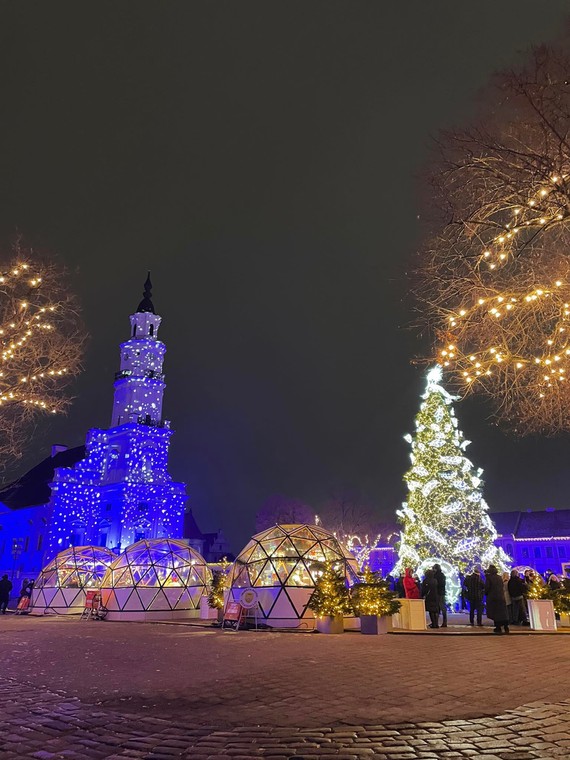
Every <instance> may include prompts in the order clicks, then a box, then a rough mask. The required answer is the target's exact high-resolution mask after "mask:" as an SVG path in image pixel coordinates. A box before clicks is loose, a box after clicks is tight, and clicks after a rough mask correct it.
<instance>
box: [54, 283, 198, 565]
mask: <svg viewBox="0 0 570 760" xmlns="http://www.w3.org/2000/svg"><path fill="white" fill-rule="evenodd" d="M160 323H161V317H159V316H158V314H156V313H155V310H154V305H153V302H152V283H151V281H150V272H149V275H148V277H147V279H146V282H145V285H144V293H143V299H142V301H141V302H140V304H139V305H138V308H137V310H136V312H135V313H134V314H132V315H131V316H130V337H129V339H128V340H126V341H125V342H124V343H122V344H121V359H120V369H119V371H118V372H117V373H116V374H115V392H114V399H113V413H112V417H111V427H110V428H108V429H99V428H94V429H92V430H90V431H89V433H88V434H87V439H86V449H87V454H86V457H85V458H84V459H82V460H81V461H80V462H78V463H77V464H76V465H74V466H73V467H71V468H60V469H57V470H56V472H55V476H54V481H53V483H52V505H53V513H52V520H51V529H50V536H49V546H48V556H53V555H54V554H56V553H57V552H58V551H61V550H62V549H65V548H67V547H68V546H70V545H74V546H79V545H86V544H94V545H96V546H106V547H108V548H110V549H113V550H114V551H116V552H117V553H118V552H120V551H121V550H122V549H124V548H125V547H126V546H128V545H129V544H132V543H134V542H135V541H138V540H140V539H141V538H160V537H170V538H180V537H181V536H182V532H183V519H184V504H185V502H186V499H187V496H186V487H185V485H184V484H183V483H176V482H174V481H173V480H172V478H171V477H170V475H169V473H168V448H169V444H170V437H171V435H172V431H171V430H170V422H169V421H168V420H164V419H163V417H162V401H163V395H164V389H165V387H166V384H165V382H164V375H163V373H162V364H163V360H164V354H165V353H166V346H165V345H164V343H162V342H161V341H160V340H159V339H158V329H159V327H160Z"/></svg>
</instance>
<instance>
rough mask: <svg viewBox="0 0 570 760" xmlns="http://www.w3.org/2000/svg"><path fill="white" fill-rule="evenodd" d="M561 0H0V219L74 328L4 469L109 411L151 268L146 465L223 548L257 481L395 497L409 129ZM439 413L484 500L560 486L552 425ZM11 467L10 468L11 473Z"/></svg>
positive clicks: (553, 14) (559, 22) (410, 232)
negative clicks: (49, 394) (68, 311)
mask: <svg viewBox="0 0 570 760" xmlns="http://www.w3.org/2000/svg"><path fill="white" fill-rule="evenodd" d="M567 13H568V3H567V2H566V0H550V1H549V2H548V3H547V4H545V3H536V2H526V1H521V0H518V1H517V2H510V1H508V2H507V1H503V2H496V1H495V2H471V3H466V2H463V3H457V2H437V1H435V0H432V2H419V1H416V2H406V3H404V2H400V3H385V2H379V1H378V2H373V1H370V2H358V0H346V1H345V2H334V1H332V0H326V2H322V1H321V0H311V1H310V2H307V0H303V1H302V2H292V1H291V0H289V2H272V1H271V0H263V2H259V3H255V2H248V1H247V0H240V2H200V3H198V2H188V0H184V2H175V1H173V0H169V2H167V3H166V2H154V3H152V4H151V3H148V2H142V1H141V0H138V1H137V2H131V3H104V2H103V3H97V4H84V3H76V2H73V3H63V2H57V1H55V2H51V3H43V4H40V3H25V2H23V3H8V2H4V3H2V5H1V6H0V96H1V103H2V118H1V121H0V234H1V235H2V236H3V238H4V239H6V238H7V237H8V236H9V235H10V234H12V233H14V231H15V230H20V231H21V232H23V233H25V234H26V235H27V237H28V238H29V239H30V240H32V241H34V242H40V243H41V244H43V245H44V246H46V247H49V248H51V249H53V250H54V251H57V252H58V253H59V255H60V256H61V258H62V259H63V260H64V262H65V263H66V264H67V265H68V267H69V269H70V270H71V271H72V273H73V278H74V286H75V288H76V289H77V291H78V293H79V295H80V298H81V300H82V303H83V309H84V319H85V322H86V324H87V328H88V330H89V333H90V334H91V342H90V345H89V350H88V354H87V357H86V365H85V372H84V374H83V375H82V376H81V378H80V379H79V380H78V381H77V383H76V384H75V386H74V390H73V392H74V393H75V395H76V396H77V398H76V401H75V403H74V406H73V408H72V411H71V413H70V415H69V416H68V417H67V418H62V419H58V420H55V421H53V422H52V424H51V427H49V428H48V427H46V426H42V427H41V428H40V429H39V430H38V432H37V433H36V435H35V437H34V439H33V441H32V443H31V444H30V448H29V451H28V452H27V455H26V458H25V460H24V461H23V462H21V466H20V468H19V470H20V471H22V470H23V469H24V468H25V467H26V466H29V465H31V464H34V463H35V462H36V461H38V460H39V459H41V458H43V457H44V456H45V455H46V453H47V452H49V446H50V444H51V443H52V442H54V441H57V442H61V443H66V444H68V445H70V446H71V445H78V444H80V443H82V442H83V440H84V436H85V432H86V430H87V429H88V428H89V427H96V426H102V427H106V426H108V424H109V422H110V415H111V406H112V384H113V375H114V372H115V371H116V370H117V369H118V366H119V353H118V344H119V342H120V341H121V340H125V339H127V338H128V333H129V322H128V315H129V314H130V313H131V312H132V311H134V310H135V308H136V306H137V304H138V302H139V300H140V296H141V292H142V285H143V282H144V279H145V277H146V271H147V269H151V270H152V279H153V284H154V302H155V307H156V310H157V312H158V313H159V314H161V315H162V317H163V320H164V321H163V326H162V328H161V333H160V335H161V337H162V339H163V340H164V341H165V342H166V344H167V349H168V351H167V355H166V364H165V369H166V373H167V390H166V396H165V416H166V417H167V418H170V419H171V420H172V426H173V428H174V429H175V430H176V435H175V436H174V438H173V442H172V449H171V472H172V475H173V476H174V477H175V478H176V479H180V480H183V481H185V482H186V483H188V491H189V493H190V504H191V506H192V507H193V509H194V514H195V516H196V518H197V520H198V523H199V524H200V525H201V527H202V528H203V529H210V530H211V529H217V528H219V527H222V528H223V529H224V531H225V532H226V534H227V535H228V536H229V537H230V539H231V540H232V543H233V548H234V550H239V549H240V548H241V545H242V544H243V542H244V541H245V540H246V539H247V538H248V537H249V535H250V534H251V532H252V530H253V516H254V514H255V511H256V510H257V508H258V507H259V506H260V504H261V503H262V502H263V500H264V499H265V498H266V497H267V496H269V495H270V494H272V493H284V494H287V495H289V496H293V497H298V498H300V499H303V500H305V501H306V502H308V503H309V504H312V505H315V506H316V505H318V504H319V503H321V502H322V501H324V500H325V499H326V498H327V496H328V494H329V493H330V492H331V491H332V490H334V489H337V488H339V487H342V486H351V487H357V488H360V489H361V490H362V491H363V493H365V494H368V496H369V498H370V500H371V502H372V503H373V504H375V505H376V509H377V511H378V515H379V516H381V517H386V518H391V517H393V513H394V510H395V509H396V508H397V507H398V505H399V503H400V501H401V500H402V498H403V496H404V490H403V487H402V474H403V472H404V470H405V469H406V467H407V466H408V461H409V459H408V445H407V444H406V443H405V442H404V441H403V439H402V436H403V434H404V433H405V432H407V431H411V430H412V425H413V417H414V415H415V413H416V411H417V407H418V403H419V393H420V391H421V387H422V370H421V369H420V368H417V367H414V366H413V365H412V364H411V363H410V361H411V359H412V358H413V357H414V356H420V355H422V354H424V355H425V352H426V351H427V347H426V346H425V345H423V344H422V342H421V340H419V339H418V337H417V334H416V333H415V332H414V331H413V330H411V329H409V327H408V325H409V323H410V321H411V319H412V311H411V306H412V304H411V302H410V300H409V297H408V284H409V280H408V277H407V275H406V271H407V270H409V268H410V265H411V261H412V258H413V254H414V251H415V249H416V248H417V244H418V239H419V235H420V221H418V214H419V212H420V204H419V196H420V191H421V187H420V184H419V181H418V175H419V173H420V172H421V171H422V169H423V167H424V165H425V162H426V158H427V156H428V145H429V140H430V136H431V135H433V134H435V132H436V131H437V130H438V129H439V128H444V127H449V126H451V125H453V124H454V123H462V122H464V121H465V120H466V119H469V116H470V114H471V113H472V110H473V108H474V103H475V98H476V94H477V91H478V90H479V89H480V88H481V87H482V86H484V85H485V83H486V81H487V79H488V77H489V75H490V74H491V73H492V72H493V71H494V70H495V69H497V68H500V67H503V66H505V65H509V64H513V63H515V62H516V61H517V56H518V53H519V51H521V50H523V49H525V48H527V47H528V46H529V45H530V44H534V43H541V42H548V41H551V40H554V39H555V38H556V37H557V36H558V35H559V34H560V32H561V30H562V28H563V27H564V24H565V20H566V19H565V16H566V14H567ZM456 412H457V415H458V417H459V421H460V425H461V427H462V428H463V430H464V432H465V435H466V437H467V438H469V439H471V440H472V441H473V444H472V446H471V448H470V449H469V452H470V457H471V459H472V460H473V461H474V462H475V463H476V464H477V465H478V466H481V467H483V468H484V470H485V477H486V485H487V488H486V497H487V500H488V502H489V504H490V506H491V509H494V510H501V509H516V508H525V509H526V508H529V507H530V508H539V509H540V508H544V507H546V506H558V507H569V506H570V497H569V496H568V494H569V490H570V489H569V486H570V472H569V468H568V460H569V458H570V446H569V444H568V438H567V437H566V438H558V439H555V440H547V439H538V438H536V439H525V440H522V441H517V440H515V439H513V438H510V437H508V436H506V435H504V434H503V433H501V432H500V431H499V430H497V429H496V428H494V427H492V426H491V425H490V424H489V422H488V421H487V419H486V418H487V416H488V409H486V407H485V405H484V403H483V402H482V401H478V400H473V401H469V402H464V403H461V404H458V405H457V407H456ZM14 474H18V472H16V473H12V477H13V476H14Z"/></svg>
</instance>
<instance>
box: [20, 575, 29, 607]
mask: <svg viewBox="0 0 570 760" xmlns="http://www.w3.org/2000/svg"><path fill="white" fill-rule="evenodd" d="M29 582H30V581H29V580H28V579H27V578H24V580H23V581H22V588H21V589H20V593H19V595H18V604H20V602H21V601H22V597H24V596H28V594H27V593H26V589H27V587H28V583H29Z"/></svg>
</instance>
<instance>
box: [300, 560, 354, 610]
mask: <svg viewBox="0 0 570 760" xmlns="http://www.w3.org/2000/svg"><path fill="white" fill-rule="evenodd" d="M315 564H316V563H315ZM314 567H315V566H314ZM317 572H320V574H319V575H318V578H317V580H316V582H315V590H314V591H313V593H312V595H311V598H310V600H309V604H308V607H309V609H310V610H313V612H314V613H315V614H316V615H317V616H318V617H323V616H324V615H350V614H351V612H352V603H351V600H350V592H349V590H348V588H347V586H346V578H345V574H344V571H343V569H341V568H339V567H336V563H333V562H325V563H323V564H322V570H321V571H317Z"/></svg>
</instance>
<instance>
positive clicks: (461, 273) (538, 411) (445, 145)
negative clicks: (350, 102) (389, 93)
mask: <svg viewBox="0 0 570 760" xmlns="http://www.w3.org/2000/svg"><path fill="white" fill-rule="evenodd" d="M569 60H570V59H569V57H568V56H567V54H566V53H565V52H564V51H562V50H560V49H558V50H554V49H551V50H550V51H548V55H547V56H546V57H545V58H544V59H543V58H541V57H540V56H539V54H537V53H536V54H535V53H533V54H531V55H530V56H529V60H528V61H527V62H526V63H525V65H524V67H521V68H520V69H515V70H511V71H505V72H502V73H501V74H499V80H500V82H501V84H500V87H499V89H500V92H501V95H500V98H501V99H502V98H506V99H507V100H508V102H509V109H508V112H507V111H505V110H501V109H498V110H497V109H496V108H495V105H496V103H495V105H493V106H492V108H493V109H494V114H495V116H496V115H499V117H498V119H495V118H492V119H489V129H488V131H487V132H485V134H483V133H482V132H478V131H477V130H476V129H471V128H469V127H467V128H465V129H463V130H461V129H459V130H456V131H454V132H453V133H450V134H448V135H447V136H445V137H442V140H441V143H440V152H439V158H438V161H437V162H436V163H434V173H433V176H432V178H431V179H432V180H433V185H432V186H434V187H437V188H438V193H436V195H435V196H432V198H431V202H432V203H433V202H434V201H435V202H436V203H437V204H438V205H439V210H441V211H444V212H445V214H446V217H445V219H450V220H452V221H451V222H446V221H444V222H443V223H442V225H441V226H440V227H439V229H438V230H436V232H435V234H434V236H433V237H432V238H431V239H429V240H428V241H427V243H426V246H425V247H424V250H423V251H422V260H421V265H420V266H421V270H422V273H423V287H422V289H421V290H420V292H419V295H420V298H421V299H422V300H423V303H424V305H425V310H426V318H427V319H428V320H429V323H430V326H431V327H433V326H435V332H436V333H438V343H437V344H436V349H435V352H434V356H433V357H430V358H435V359H436V360H438V361H440V362H441V363H442V364H443V366H444V367H445V368H446V370H448V371H449V372H450V373H451V374H450V379H453V381H454V382H455V387H457V388H459V389H463V390H464V391H465V392H467V391H470V390H471V389H472V390H474V391H477V390H480V391H481V392H483V393H485V394H486V395H488V396H489V397H490V398H491V399H492V400H493V401H494V402H495V404H494V405H495V411H496V417H497V419H498V420H499V421H502V422H506V423H507V424H509V425H510V426H511V427H515V428H517V430H520V431H521V432H523V431H524V432H540V431H544V432H550V433H555V432H559V431H561V430H567V429H569V428H570V387H568V384H567V383H564V382H561V381H560V380H559V379H554V378H552V379H551V380H549V381H546V380H545V379H544V376H545V374H547V373H545V371H544V370H545V369H546V368H547V367H548V373H550V366H551V364H552V363H554V362H556V363H557V364H564V365H565V369H568V359H567V357H568V354H567V353H566V351H567V349H568V348H570V341H569V340H568V335H569V333H570V331H569V330H568V319H569V318H570V310H569V308H568V306H567V304H568V302H569V301H570V263H569V261H568V257H567V249H568V241H567V237H568V230H569V229H570V227H569V219H570V215H569V213H568V209H569V208H570V168H569V167H570V151H569V150H568V146H567V144H566V141H565V137H564V134H563V132H559V131H558V130H557V127H556V125H557V124H559V123H560V119H563V118H564V117H566V116H568V114H567V113H566V112H565V111H564V108H566V101H565V92H564V88H565V84H564V82H565V80H564V78H562V79H561V78H560V76H559V72H560V71H563V70H566V68H567V65H568V61H569ZM529 76H530V78H531V79H532V81H533V82H534V85H533V88H532V92H530V91H529V90H528V87H527V86H526V85H527V83H528V81H529ZM490 92H494V93H495V94H496V93H497V90H494V89H493V90H490ZM561 104H562V105H561ZM560 109H562V110H560ZM501 119H504V120H503V121H501ZM499 299H504V300H503V301H500V300H499ZM492 308H494V309H496V311H494V312H492V311H491V309H492ZM449 340H451V341H452V342H454V343H455V344H456V346H457V350H456V352H455V354H456V355H455V357H454V358H453V359H450V358H449V356H446V355H444V354H443V350H442V349H444V348H445V346H446V344H447V343H448V342H449ZM493 345H495V346H500V347H501V353H502V357H503V361H502V362H501V367H500V369H499V368H497V369H496V371H495V372H494V373H493V375H492V376H488V375H486V371H487V368H490V366H491V365H490V361H489V349H490V347H491V346H493ZM474 353H476V354H477V357H478V360H479V361H480V362H481V364H482V370H483V371H482V374H481V375H479V376H476V378H475V381H474V382H472V383H469V382H468V381H467V380H466V377H467V376H466V375H465V374H464V372H465V370H467V371H468V375H469V377H471V376H472V373H471V371H470V356H471V355H472V354H474ZM555 356H558V357H560V358H559V359H555V358H554V357H555ZM536 357H538V359H539V361H538V362H535V358H536ZM547 360H549V361H550V363H551V364H547V363H546V362H547ZM521 365H522V366H521ZM557 374H559V373H557ZM566 375H568V373H567V372H566ZM564 386H566V387H568V390H567V389H566V387H564Z"/></svg>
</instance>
